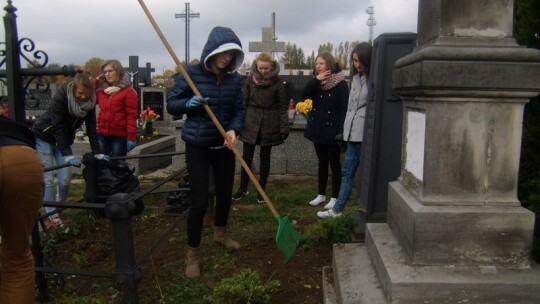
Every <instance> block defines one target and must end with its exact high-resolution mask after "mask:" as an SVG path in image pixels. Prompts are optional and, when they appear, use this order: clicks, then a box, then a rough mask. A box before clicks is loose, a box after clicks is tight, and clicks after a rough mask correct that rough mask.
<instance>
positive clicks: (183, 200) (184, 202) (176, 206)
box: [164, 175, 191, 213]
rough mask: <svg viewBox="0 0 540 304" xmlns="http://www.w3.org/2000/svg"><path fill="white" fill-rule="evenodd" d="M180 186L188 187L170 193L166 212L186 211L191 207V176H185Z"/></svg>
mask: <svg viewBox="0 0 540 304" xmlns="http://www.w3.org/2000/svg"><path fill="white" fill-rule="evenodd" d="M178 188H187V189H182V190H178V191H175V192H171V193H169V195H168V196H167V206H165V211H164V212H165V213H184V212H186V211H187V210H188V209H189V207H191V191H190V190H189V177H188V176H187V175H185V176H183V177H182V179H181V180H180V182H179V183H178Z"/></svg>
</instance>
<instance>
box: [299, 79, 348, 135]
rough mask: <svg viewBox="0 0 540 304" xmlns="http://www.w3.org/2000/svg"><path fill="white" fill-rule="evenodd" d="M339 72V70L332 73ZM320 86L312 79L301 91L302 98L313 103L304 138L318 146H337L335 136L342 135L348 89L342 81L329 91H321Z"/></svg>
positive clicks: (316, 80) (317, 81) (318, 82)
mask: <svg viewBox="0 0 540 304" xmlns="http://www.w3.org/2000/svg"><path fill="white" fill-rule="evenodd" d="M339 71H340V69H338V70H335V71H332V72H333V73H335V72H339ZM320 84H321V82H320V81H319V80H318V79H317V78H316V77H313V78H312V79H311V80H310V81H309V82H308V84H307V85H306V87H305V88H304V90H303V91H302V98H304V99H311V100H312V101H313V107H312V109H311V112H310V113H309V116H308V118H307V126H306V131H305V132H304V137H305V138H307V139H309V140H310V141H312V142H314V143H318V144H325V145H337V142H336V140H335V138H336V135H338V134H342V133H343V122H344V121H345V114H346V113H347V105H348V102H349V87H348V85H347V82H345V80H343V81H341V82H340V83H338V84H337V85H336V86H335V87H333V88H331V89H330V90H327V91H323V90H322V89H321V85H320Z"/></svg>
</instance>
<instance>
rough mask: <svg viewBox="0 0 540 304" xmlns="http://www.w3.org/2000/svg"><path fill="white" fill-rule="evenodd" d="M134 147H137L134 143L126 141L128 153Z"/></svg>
mask: <svg viewBox="0 0 540 304" xmlns="http://www.w3.org/2000/svg"><path fill="white" fill-rule="evenodd" d="M136 146H137V143H136V142H134V141H131V140H130V141H128V142H127V151H128V152H129V151H131V150H133V149H135V147H136Z"/></svg>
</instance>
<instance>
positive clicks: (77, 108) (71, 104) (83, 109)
mask: <svg viewBox="0 0 540 304" xmlns="http://www.w3.org/2000/svg"><path fill="white" fill-rule="evenodd" d="M73 86H74V84H73V81H72V82H70V83H68V85H67V98H68V110H69V114H71V116H75V117H85V116H86V114H87V113H88V111H90V110H92V109H93V108H94V107H95V106H96V97H95V96H94V95H93V94H92V98H90V99H88V100H86V101H77V99H75V96H73Z"/></svg>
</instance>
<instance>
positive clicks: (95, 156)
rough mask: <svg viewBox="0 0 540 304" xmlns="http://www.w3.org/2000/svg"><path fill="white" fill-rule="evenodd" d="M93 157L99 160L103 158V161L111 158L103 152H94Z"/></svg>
mask: <svg viewBox="0 0 540 304" xmlns="http://www.w3.org/2000/svg"><path fill="white" fill-rule="evenodd" d="M94 158H95V159H99V160H104V161H107V162H108V161H110V160H111V158H110V157H109V155H105V154H94Z"/></svg>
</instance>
